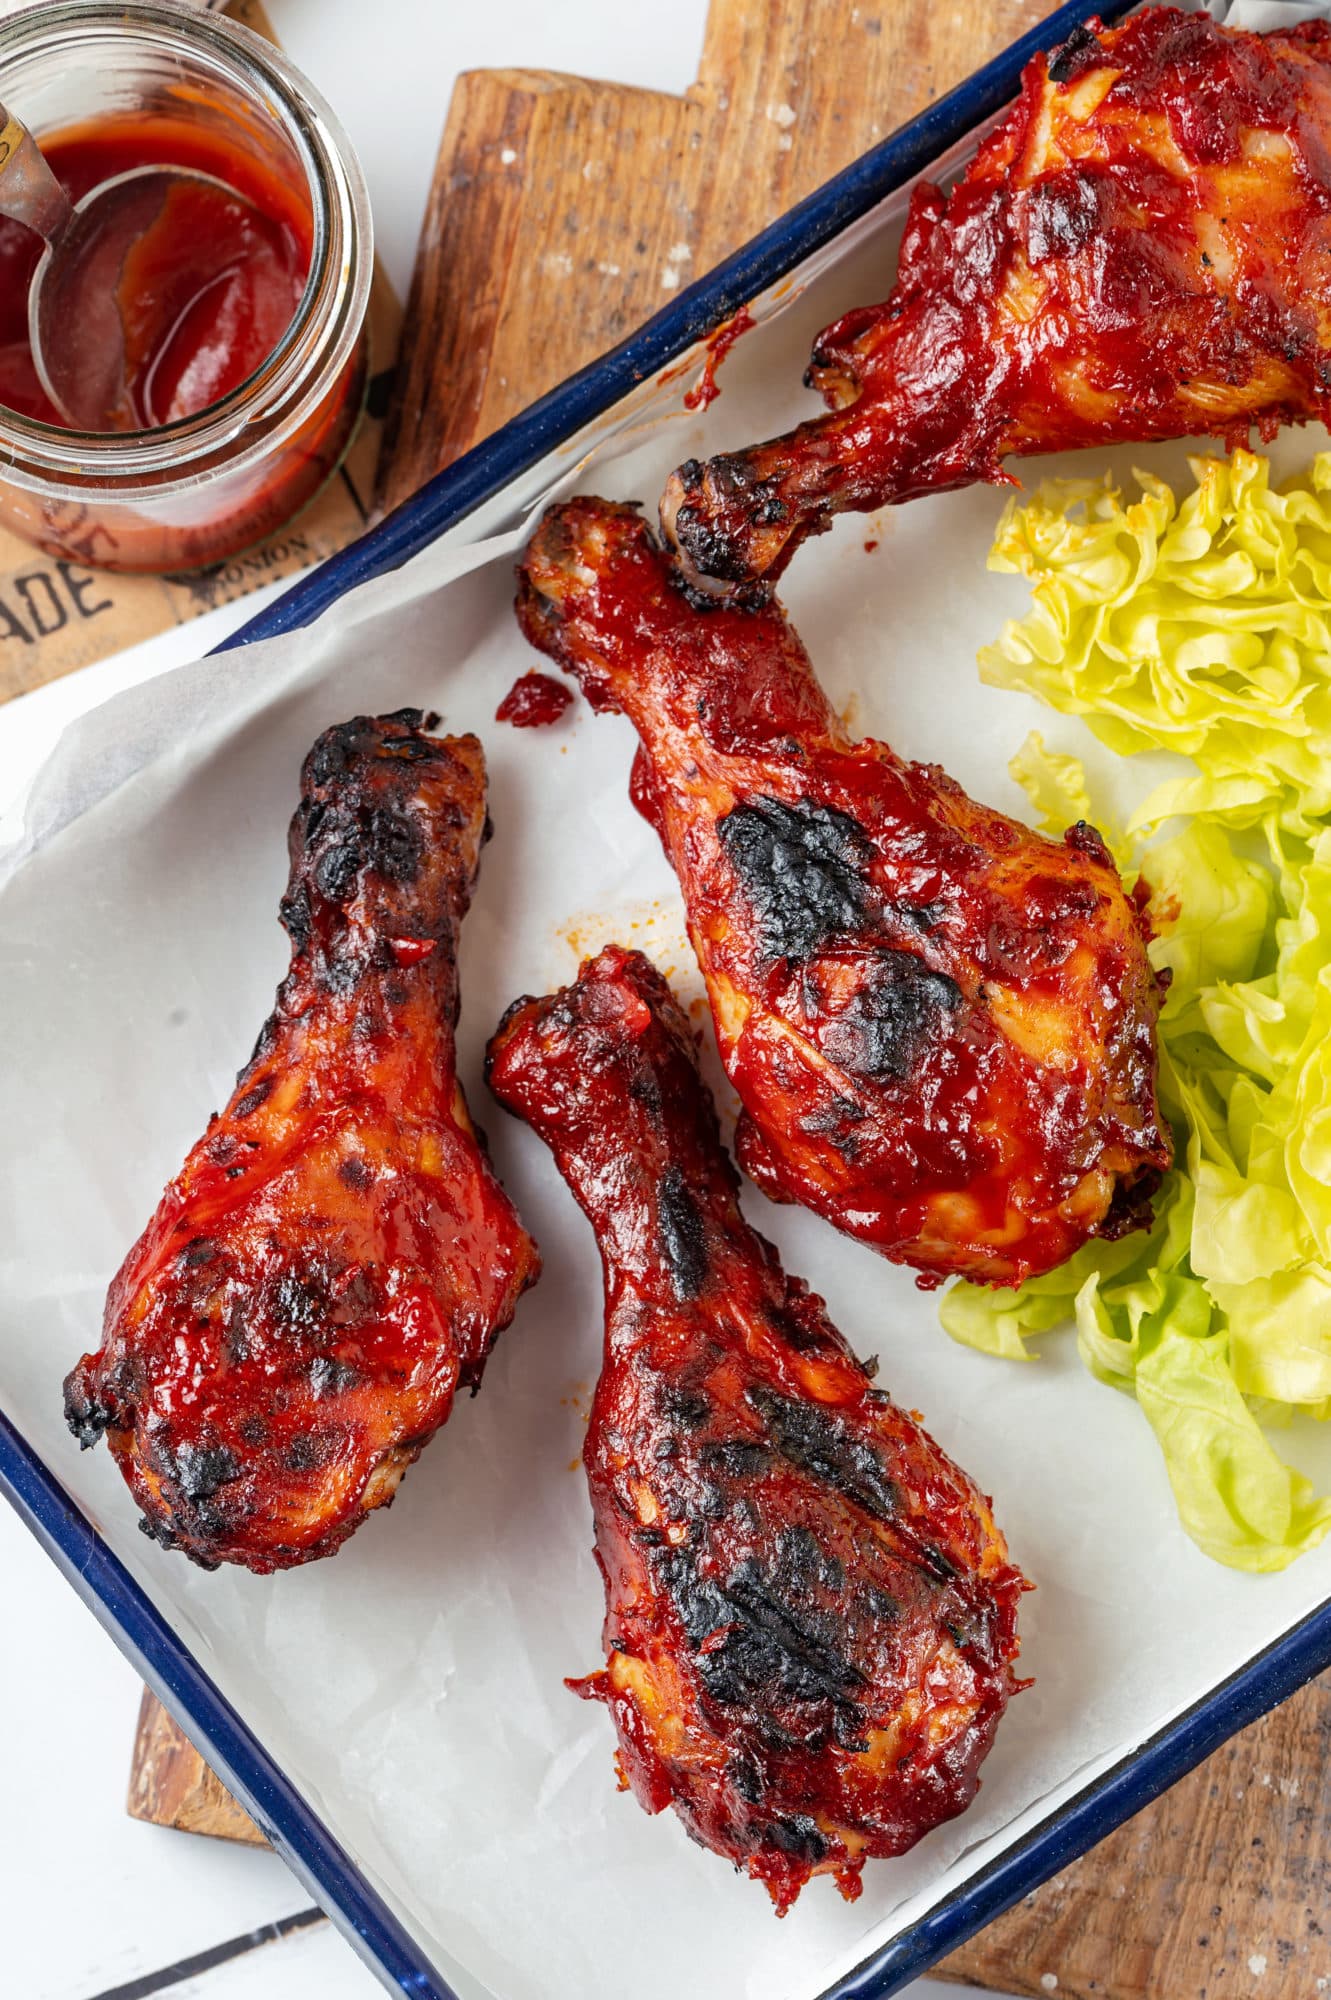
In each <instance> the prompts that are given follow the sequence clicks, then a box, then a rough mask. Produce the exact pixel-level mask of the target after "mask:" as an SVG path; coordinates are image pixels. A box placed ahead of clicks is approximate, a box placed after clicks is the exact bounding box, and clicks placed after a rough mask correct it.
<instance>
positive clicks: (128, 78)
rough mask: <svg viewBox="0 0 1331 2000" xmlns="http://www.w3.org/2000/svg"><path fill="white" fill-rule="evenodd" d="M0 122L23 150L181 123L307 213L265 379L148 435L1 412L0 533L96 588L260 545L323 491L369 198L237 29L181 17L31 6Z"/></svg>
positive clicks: (5, 44) (337, 426)
mask: <svg viewBox="0 0 1331 2000" xmlns="http://www.w3.org/2000/svg"><path fill="white" fill-rule="evenodd" d="M0 102H4V103H5V104H7V105H8V106H9V108H10V109H11V110H12V111H13V112H14V113H15V114H16V115H17V116H18V117H20V118H22V119H23V120H24V122H25V123H26V124H27V125H28V127H29V128H30V130H32V131H33V132H34V133H35V135H36V137H37V138H38V140H39V141H41V140H43V139H50V138H54V137H56V136H57V135H58V134H60V133H62V132H66V131H68V130H69V129H70V128H73V127H79V126H92V125H93V124H94V123H95V124H97V125H101V124H102V123H103V122H105V121H111V120H115V119H126V118H131V117H133V118H138V119H147V118H152V119H157V118H166V119H169V120H170V121H172V123H182V122H184V123H188V124H190V125H191V126H192V127H194V128H195V129H196V130H198V132H199V134H200V138H201V141H206V142H207V143H208V144H211V145H218V144H222V145H224V146H225V148H226V149H227V151H229V152H230V153H232V154H237V155H240V156H241V157H242V159H243V160H244V161H246V162H247V163H248V164H249V165H251V166H252V169H253V171H254V173H255V174H256V175H262V176H266V177H267V178H268V180H269V181H270V182H271V181H273V180H276V181H278V182H279V183H283V184H285V186H286V187H287V188H289V189H290V190H291V191H292V192H293V193H294V194H297V195H298V196H299V198H300V200H301V202H302V203H303V204H305V205H307V207H308V212H309V217H310V225H311V228H310V234H311V245H312V250H311V260H310V270H309V276H308V278H307V280H306V284H305V289H304V292H303V294H302V296H301V299H300V302H299V304H298V306H297V308H296V313H295V317H294V319H293V320H292V322H291V324H290V326H289V327H288V329H287V331H286V333H285V335H284V336H283V338H282V339H281V340H280V341H279V342H278V345H277V346H276V347H275V348H274V349H273V351H272V353H271V354H270V355H269V356H268V358H267V360H266V361H265V362H264V363H263V364H262V365H261V366H260V367H259V368H258V369H257V370H256V371H255V373H254V374H252V375H251V376H250V377H249V379H248V380H247V381H245V382H243V383H241V384H240V386H239V387H238V388H236V389H234V390H232V392H231V393H230V394H229V395H227V396H224V397H223V398H222V399H221V400H220V401H218V402H216V403H213V404H211V405H210V406H209V407H208V408H207V409H205V410H202V411H200V413H199V414H198V415H197V416H193V417H187V418H184V419H182V420H180V421H178V422H174V423H170V424H164V425H163V426H162V427H161V428H160V429H156V430H145V431H130V432H115V433H93V432H85V431H69V430H59V429H56V428H54V427H53V426H51V425H49V424H45V423H40V422H37V421H36V420H35V419H32V418H29V417H26V416H23V415H21V414H20V413H19V412H17V411H15V410H12V409H9V408H7V407H5V406H3V405H0V522H3V523H4V525H5V526H7V527H10V528H12V529H14V530H15V531H16V532H17V533H19V534H21V535H23V536H25V537H26V538H27V539H28V540H29V541H32V542H36V543H37V544H38V546H39V547H41V548H43V549H45V550H47V551H48V552H49V553H50V554H52V555H54V556H57V557H62V558H65V559H67V560H72V561H75V562H79V563H85V564H93V565H96V566H98V567H101V568H105V569H115V570H131V571H133V570H138V571H143V570H147V571H179V570H191V569H200V568H203V567H205V566H206V565H208V564H210V563H215V562H220V561H222V560H223V558H224V557H227V556H229V555H234V554H235V553H236V552H237V551H239V550H240V549H243V548H247V547H249V546H250V545H251V544H252V543H254V542H257V541H259V540H261V539H262V538H263V537H264V536H265V535H268V534H271V533H272V532H273V531H274V530H275V529H277V528H279V527H280V526H281V525H282V524H283V523H284V522H286V521H288V520H290V518H291V517H292V515H293V514H295V513H296V512H298V510H299V509H300V508H302V507H304V506H306V505H307V504H308V502H309V501H310V500H312V499H313V498H314V496H315V495H316V493H318V492H319V491H320V490H321V488H322V487H323V486H324V485H325V484H326V483H327V481H328V480H329V479H330V478H331V477H332V476H333V474H334V473H335V472H336V470H337V468H338V466H339V464H340V463H341V461H342V458H343V456H344V454H345V452H346V449H347V446H348V445H349V444H350V442H351V438H352V434H353V432H354V430H355V428H356V424H357V422H358V420H359V417H360V413H361V408H362V405H363V402H364V395H365V385H366V381H367V379H368V373H369V370H368V361H367V354H366V347H365V310H366V305H367V303H368V300H369V292H370V277H371V271H372V266H373V261H374V250H373V233H372V225H371V221H370V205H369V197H368V195H367V192H366V188H365V182H364V177H363V175H362V174H361V171H360V167H359V164H358V163H357V160H356V157H355V154H354V153H353V152H352V150H351V146H350V143H349V142H348V140H347V137H346V134H345V133H344V132H343V130H342V128H341V126H340V125H339V124H338V122H337V120H336V118H334V116H333V114H332V112H331V111H330V110H329V108H328V106H327V104H326V103H325V102H324V100H323V98H322V97H320V95H319V94H318V92H317V91H316V90H314V89H313V87H312V86H311V85H310V84H309V83H307V82H306V80H305V78H304V77H302V76H301V75H300V73H299V71H297V70H296V69H294V68H293V67H292V65H291V64H290V63H289V62H288V61H287V60H286V58H285V56H283V55H282V54H281V52H280V51H279V50H277V49H275V48H273V47H272V45H271V44H270V43H268V42H266V41H264V40H262V39H261V38H260V37H259V36H258V35H255V34H253V33H251V31H250V30H249V29H247V28H242V27H240V26H238V25H237V24H236V23H235V22H233V21H229V20H226V19H224V18H222V17H220V16H218V15H215V14H207V13H204V12H202V11H199V10H197V9H196V8H194V7H192V6H185V5H183V4H180V0H167V4H161V0H141V4H131V5H125V4H123V0H43V3H42V4H41V5H39V6H36V7H30V8H27V9H25V10H24V11H23V12H22V13H19V14H13V15H10V16H9V17H8V18H6V19H4V20H0Z"/></svg>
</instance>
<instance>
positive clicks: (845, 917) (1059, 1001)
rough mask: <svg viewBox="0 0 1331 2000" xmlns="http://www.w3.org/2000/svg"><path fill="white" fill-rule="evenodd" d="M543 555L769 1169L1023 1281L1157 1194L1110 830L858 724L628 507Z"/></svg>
mask: <svg viewBox="0 0 1331 2000" xmlns="http://www.w3.org/2000/svg"><path fill="white" fill-rule="evenodd" d="M520 574H521V575H522V577H523V579H524V589H523V593H522V596H521V597H520V600H519V616H520V618H521V621H522V623H523V626H524V629H525V630H526V632H527V634H528V636H529V638H531V639H532V641H533V642H534V643H535V644H536V645H537V646H538V647H540V648H541V649H542V650H543V651H545V652H547V653H548V654H550V655H551V656H552V657H554V658H555V659H557V660H558V661H559V662H560V664H561V665H562V666H563V667H564V668H565V669H566V670H567V671H570V672H572V673H573V674H575V675H576V676H577V678H578V680H579V682H580V683H581V685H582V688H583V690H584V692H585V693H586V694H587V696H588V699H589V700H590V701H591V703H592V705H593V707H597V708H608V709H615V710H621V711H622V712H624V713H625V714H627V715H628V716H629V718H630V720H631V721H632V722H633V724H634V726H635V728H636V729H637V731H638V735H639V739H640V744H641V748H640V750H639V753H638V758H637V760H636V762H635V765H634V769H633V779H632V794H633V797H634V800H635V802H636V803H637V804H638V805H639V806H640V808H641V809H642V810H643V812H644V813H645V814H646V816H647V817H648V818H649V819H650V820H651V821H652V823H653V825H654V826H655V827H656V828H657V830H658V832H659V833H660V835H661V838H662V841H663V843H664V845H665V849H666V852H667V854H668V856H669V858H670V860H671V862H672V864H673V866H674V868H675V870H676V872H677V874H678V876H679V879H680V884H681V887H682V889H683V892H684V898H685V902H686V905H687V909H688V917H689V928H690V935H691V937H692V939H693V943H694V948H695V950H696V952H697V954H698V960H699V963H700V965H701V967H702V970H703V974H704V977H705V978H706V981H707V985H708V992H709V997H710V999H711V1003H712V1012H713V1018H714V1020H715V1023H716V1029H717V1038H718V1043H719V1047H720V1052H721V1057H722V1060H723V1062H724V1063H725V1066H726V1069H727V1071H728V1073H729V1076H730V1079H731V1082H732V1083H733V1084H734V1086H735V1088H736V1090H737V1091H738V1093H739V1097H740V1101H741V1104H742V1105H743V1116H742V1118H741V1121H740V1126H739V1130H738V1133H737V1147H738V1151H739V1154H740V1160H741V1164H742V1165H743V1166H744V1167H745V1168H746V1169H747V1171H748V1172H749V1173H750V1174H751V1175H752V1176H753V1178H754V1179H755V1180H756V1181H757V1182H758V1183H759V1185H760V1186H761V1187H762V1188H763V1189H764V1191H765V1192H767V1193H769V1194H771V1195H772V1196H773V1197H774V1198H776V1199H778V1200H786V1201H800V1202H803V1203H805V1204H806V1205H808V1206H809V1207H812V1208H814V1209H816V1210H817V1211H818V1212H819V1213H821V1214H823V1215H826V1216H827V1217H828V1218H829V1219H830V1220H831V1221H833V1222H835V1223H837V1224H838V1225H839V1227H841V1228H842V1229H845V1230H846V1231H847V1232H848V1233H850V1234H851V1235H854V1236H858V1237H861V1238H862V1239H863V1240H865V1241H866V1242H869V1243H871V1244H873V1245H874V1246H875V1247H876V1248H878V1249H879V1250H881V1251H882V1252H884V1254H886V1255H887V1256H889V1257H892V1258H894V1259H897V1260H899V1261H901V1262H904V1263H907V1264H910V1265H912V1266H914V1267H915V1268H916V1269H918V1270H922V1271H925V1272H928V1273H931V1274H934V1275H937V1276H948V1275H951V1274H954V1273H963V1274H965V1275H968V1276H971V1277H975V1278H979V1279H987V1280H989V1281H990V1282H997V1283H1016V1282H1020V1281H1021V1280H1022V1279H1024V1278H1025V1277H1028V1276H1030V1275H1032V1274H1033V1273H1035V1272H1038V1271H1045V1270H1049V1269H1051V1268H1052V1267H1053V1266H1054V1265H1056V1264H1059V1263H1061V1262H1062V1261H1063V1260H1064V1259H1065V1258H1066V1257H1068V1256H1070V1255H1071V1254H1072V1252H1073V1251H1074V1250H1076V1249H1077V1248H1078V1247H1079V1246H1080V1245H1081V1244H1082V1243H1083V1242H1084V1241H1085V1240H1086V1238H1087V1237H1088V1236H1089V1235H1091V1234H1092V1233H1094V1232H1096V1231H1100V1232H1106V1233H1117V1232H1118V1231H1119V1230H1121V1229H1122V1228H1123V1227H1124V1226H1125V1225H1126V1226H1132V1225H1134V1224H1135V1223H1136V1222H1138V1221H1140V1219H1141V1216H1142V1213H1143V1212H1144V1211H1143V1207H1142V1203H1143V1200H1144V1197H1145V1196H1146V1195H1147V1194H1148V1193H1149V1190H1150V1188H1151V1186H1152V1185H1153V1182H1154V1177H1155V1175H1156V1174H1157V1173H1158V1170H1159V1169H1160V1168H1162V1167H1163V1166H1164V1165H1165V1164H1167V1162H1168V1160H1169V1157H1170V1145H1169V1138H1168V1135H1167V1133H1166V1132H1165V1131H1164V1129H1163V1128H1162V1125H1161V1122H1160V1116H1159V1111H1158V1107H1157V1104H1156V1096H1155V1017H1156V1011H1157V1006H1158V992H1157V988H1156V984H1155V980H1154V976H1153V974H1152V971H1151V968H1150V964H1149V961H1148V959H1147V956H1146V951H1145V945H1144V941H1143V938H1142V933H1141V929H1140V925H1139V923H1138V918H1137V912H1136V911H1135V909H1134V908H1133V906H1132V904H1131V903H1130V902H1129V900H1128V898H1127V897H1126V896H1125V895H1124V893H1123V890H1122V887H1121V885H1120V883H1119V881H1118V878H1117V875H1116V873H1115V871H1114V869H1113V867H1112V865H1111V864H1110V862H1109V860H1108V857H1107V855H1106V853H1105V850H1104V847H1103V844H1102V843H1101V842H1100V841H1099V838H1098V836H1097V835H1095V834H1094V833H1093V832H1092V831H1091V830H1090V829H1073V830H1072V832H1071V833H1070V834H1069V836H1068V839H1067V841H1066V842H1065V843H1064V844H1062V845H1059V844H1056V843H1054V842H1053V841H1050V840H1046V839H1044V838H1042V837H1041V836H1039V835H1037V834H1033V833H1032V832H1031V831H1030V830H1029V829H1028V828H1026V827H1023V826H1021V825H1019V824H1018V823H1017V822H1016V821H1015V820H1011V819H1008V818H1006V817H1005V816H1004V815H1003V814H1001V813H997V812H993V811H991V810H989V809H988V808H986V807H984V806H980V805H977V804H975V803H974V802H973V801H972V800H970V799H969V798H967V797H966V795H965V793H964V792H962V790H961V789H960V787H959V786H957V785H956V784H954V783H953V782H952V780H951V779H949V778H948V777H947V776H946V775H945V774H944V773H943V772H942V771H940V770H939V769H938V768H937V767H936V766H930V765H919V764H908V763H905V762H903V761H902V760H901V759H899V758H898V757H896V756H894V755H893V753H892V752H891V751H890V750H889V749H888V748H887V746H886V745H884V744H882V743H875V742H872V741H864V742H859V743H855V742H852V741H851V740H850V738H849V737H848V736H847V734H846V732H845V730H844V728H843V727H842V725H841V723H840V722H839V720H838V718H837V717H836V716H835V715H834V714H833V712H832V710H831V708H830V707H829V705H828V702H827V699H826V697H825V695H824V694H823V691H822V689H821V688H820V687H819V685H818V683H817V681H816V679H815V677H814V674H813V669H812V666H811V664H810V662H809V659H808V655H807V654H806V653H805V651H804V648H803V646H802V645H801V644H800V641H799V639H798V637H797V635H796V634H795V632H794V631H793V630H792V629H791V627H790V625H789V623H788V622H787V620H786V618H785V616H784V614H783V613H782V612H781V610H780V609H779V607H777V606H775V605H768V606H767V607H765V608H763V609H761V610H755V611H740V610H736V609H733V608H730V607H728V606H718V607H715V608H713V609H711V610H708V611H699V610H697V609H696V608H694V607H693V606H692V605H691V604H690V603H689V601H688V600H687V598H686V597H685V595H684V594H683V592H682V591H681V590H680V589H679V588H678V586H677V583H676V580H675V577H674V575H673V572H672V569H671V566H670V564H669V562H668V561H667V559H666V558H665V556H664V555H663V554H662V552H661V551H660V549H659V548H658V546H657V545H656V543H655V541H654V538H653V537H652V535H651V533H650V531H649V530H648V528H647V527H646V525H645V524H644V522H643V521H642V520H641V518H640V516H639V515H638V514H637V513H636V512H635V511H634V510H632V509H630V508H627V507H616V506H614V505H612V504H611V503H609V502H606V501H599V500H594V499H590V498H587V499H579V500H572V501H568V502H565V503H563V504H562V505H561V506H559V507H556V508H553V509H552V510H551V511H550V513H549V514H548V515H547V516H546V519H545V521H544V522H543V523H542V526H541V528H540V530H539V531H538V533H537V535H536V537H535V539H534V541H533V543H532V545H531V548H530V549H529V550H528V553H527V557H526V559H525V562H524V564H523V566H522V570H521V572H520Z"/></svg>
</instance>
